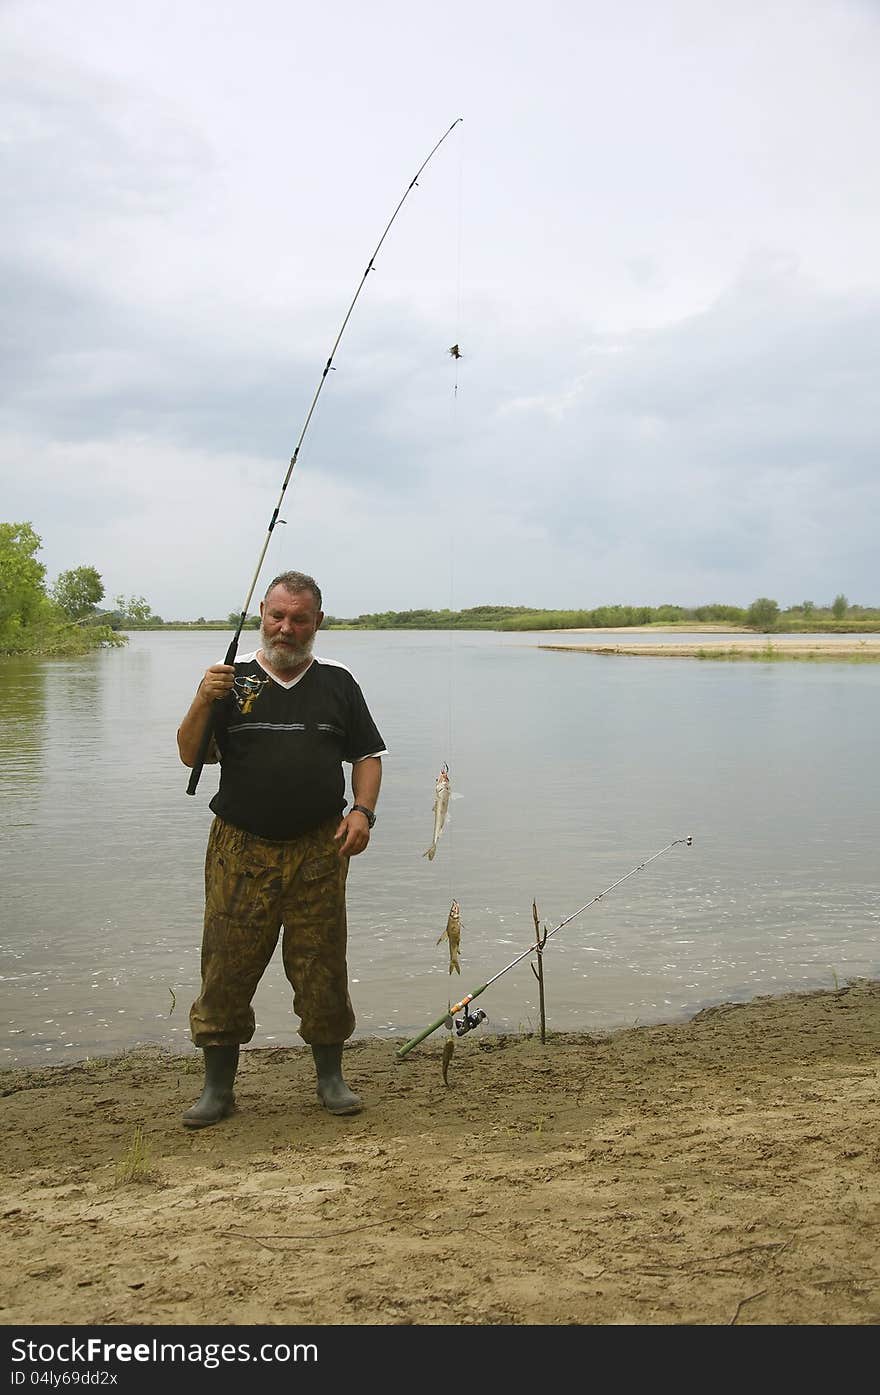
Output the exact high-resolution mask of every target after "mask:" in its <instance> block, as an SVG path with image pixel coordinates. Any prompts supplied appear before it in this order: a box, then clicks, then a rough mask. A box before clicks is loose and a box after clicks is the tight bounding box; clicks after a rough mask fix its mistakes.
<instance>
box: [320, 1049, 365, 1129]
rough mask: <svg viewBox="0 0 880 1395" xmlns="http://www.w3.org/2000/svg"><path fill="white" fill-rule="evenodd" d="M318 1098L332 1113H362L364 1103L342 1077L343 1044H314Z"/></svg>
mask: <svg viewBox="0 0 880 1395" xmlns="http://www.w3.org/2000/svg"><path fill="white" fill-rule="evenodd" d="M312 1055H313V1056H314V1058H315V1069H316V1071H317V1072H318V1099H319V1100H320V1101H321V1103H322V1104H323V1106H324V1108H325V1109H327V1110H329V1112H330V1113H331V1114H360V1112H361V1109H362V1108H363V1105H362V1104H361V1101H360V1099H359V1097H358V1096H357V1095H356V1094H355V1093H354V1092H353V1091H352V1090H349V1088H348V1086H347V1085H346V1083H345V1081H344V1080H343V1078H342V1044H341V1043H340V1044H338V1045H335V1046H313V1047H312Z"/></svg>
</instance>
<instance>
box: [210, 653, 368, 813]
mask: <svg viewBox="0 0 880 1395" xmlns="http://www.w3.org/2000/svg"><path fill="white" fill-rule="evenodd" d="M214 739H215V741H216V743H217V749H218V751H219V753H220V788H219V790H218V791H217V793H216V794H215V796H214V798H213V799H212V800H211V805H210V807H211V808H212V809H213V811H214V813H215V814H217V815H219V817H220V818H221V819H225V820H226V822H227V823H231V824H234V825H235V826H236V828H243V829H244V830H245V831H246V832H247V833H256V834H257V835H258V837H260V838H277V839H282V838H296V837H298V836H299V835H300V834H301V833H308V831H309V830H310V829H312V828H316V827H317V826H318V824H321V823H324V822H325V821H326V820H327V819H332V818H334V817H339V816H340V815H341V814H342V811H343V809H344V808H345V803H346V799H345V773H344V771H343V769H342V762H343V761H350V762H352V763H354V762H355V761H358V760H361V759H363V757H364V756H381V755H385V754H386V752H385V744H384V742H383V740H382V737H381V736H380V735H379V732H378V730H377V728H376V725H375V723H374V721H373V718H372V717H371V716H370V712H369V709H368V707H367V704H366V702H365V701H364V695H363V693H362V692H361V690H360V687H359V686H358V683H357V681H356V679H355V677H354V674H352V673H350V672H349V670H348V669H347V668H345V667H344V665H343V664H337V663H333V662H332V661H331V660H328V659H313V661H312V663H311V664H310V666H309V667H308V668H307V669H306V671H305V673H303V674H302V675H301V676H300V677H299V678H295V679H294V680H293V682H292V683H291V684H285V683H283V682H282V681H280V680H278V679H275V678H273V677H271V676H270V674H269V673H268V672H267V671H266V669H264V668H263V667H262V666H261V665H260V664H259V663H258V662H257V658H256V654H255V653H254V654H245V655H243V656H242V657H241V658H239V659H238V660H237V661H236V664H235V680H234V683H233V688H232V692H231V693H230V694H229V696H228V697H226V698H224V700H223V701H222V702H221V703H218V711H217V714H216V717H215V723H214Z"/></svg>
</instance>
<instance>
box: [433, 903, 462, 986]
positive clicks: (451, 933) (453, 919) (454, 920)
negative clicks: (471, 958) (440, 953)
mask: <svg viewBox="0 0 880 1395" xmlns="http://www.w3.org/2000/svg"><path fill="white" fill-rule="evenodd" d="M443 940H448V941H449V972H450V973H452V971H453V969H454V970H455V972H456V973H457V974H460V973H461V964H460V962H459V958H458V950H459V946H460V944H461V907H460V906H459V904H458V902H457V901H453V903H452V905H451V907H450V908H449V918H448V920H447V921H446V929H445V930H444V931H443V934H442V935H441V936H440V938H439V939H438V941H437V943H438V945H439V944H440V943H441V941H443Z"/></svg>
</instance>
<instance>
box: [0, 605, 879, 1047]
mask: <svg viewBox="0 0 880 1395" xmlns="http://www.w3.org/2000/svg"><path fill="white" fill-rule="evenodd" d="M676 637H677V638H679V639H682V640H685V641H686V640H687V638H688V637H687V636H685V635H679V636H676ZM228 638H229V637H228V636H225V635H223V634H221V633H219V632H215V633H211V632H204V631H203V632H165V633H133V634H132V635H131V636H130V642H129V644H128V646H127V647H126V648H125V649H124V650H108V651H103V652H100V653H98V654H95V655H91V656H89V657H87V658H82V659H75V660H61V659H55V660H48V659H47V660H39V659H16V660H7V661H5V662H4V663H3V664H2V665H0V685H2V694H3V701H2V715H0V793H2V800H0V805H2V807H0V826H2V845H0V874H2V878H3V895H2V928H0V1009H2V1023H3V1031H2V1039H0V1065H6V1066H16V1065H34V1064H52V1063H64V1062H70V1061H75V1060H81V1059H83V1058H86V1057H89V1056H95V1055H107V1054H110V1053H113V1052H118V1051H121V1050H125V1049H129V1048H132V1047H134V1046H136V1045H139V1044H145V1043H152V1044H156V1045H161V1046H165V1047H170V1048H172V1049H179V1050H192V1049H193V1048H192V1047H191V1044H190V1042H189V1034H188V1027H187V1014H188V1010H189V1006H190V1003H191V1001H192V999H193V997H194V996H195V994H196V992H197V990H198V982H199V937H200V929H201V911H202V883H201V878H202V866H203V857H204V847H205V840H206V837H207V833H208V828H209V825H210V821H211V818H212V815H211V812H210V810H209V808H208V801H209V800H210V798H211V795H212V794H213V792H214V790H215V789H216V785H217V772H216V768H213V769H212V768H211V767H206V769H205V771H204V772H203V775H202V778H201V782H200V784H199V788H198V791H197V793H196V795H195V797H189V796H187V794H186V793H185V790H186V781H187V778H188V772H187V771H186V770H185V769H184V767H183V766H182V765H181V764H180V763H179V760H178V757H177V751H176V746H175V731H176V727H177V724H178V722H179V720H180V717H181V716H182V714H183V712H184V711H185V710H186V708H187V706H188V705H189V702H190V699H191V696H192V693H193V691H194V689H195V686H196V683H197V682H198V679H199V677H200V676H201V673H202V672H203V670H204V668H205V667H206V666H207V665H208V664H209V663H212V662H215V661H217V660H218V659H219V658H221V657H222V655H223V652H224V651H225V648H226V645H227V643H228ZM570 638H571V642H572V643H574V642H577V640H578V638H579V637H578V636H576V635H572V636H571V637H570ZM591 638H593V637H592V636H591ZM548 640H551V641H552V642H553V643H557V642H558V641H559V636H557V635H553V636H548V635H546V634H544V635H529V634H508V635H502V634H495V633H485V632H481V633H473V632H472V633H458V634H455V633H448V632H442V631H432V632H370V633H364V632H344V631H330V632H327V633H325V634H322V635H321V636H320V637H319V645H318V646H317V648H318V652H319V653H323V654H325V655H326V656H327V657H328V658H333V659H338V660H340V661H342V662H344V663H346V664H348V665H349V666H350V667H351V668H352V669H353V671H354V672H355V674H356V675H357V677H358V679H359V680H360V682H361V686H362V687H363V689H364V692H365V695H366V697H367V700H368V702H369V704H370V707H371V709H372V711H373V714H374V716H375V718H376V721H377V724H378V726H379V728H380V730H381V732H382V734H383V736H384V738H385V742H386V745H387V746H388V749H389V753H390V754H389V755H388V757H387V758H386V760H385V763H384V768H385V773H384V784H383V790H382V796H381V800H380V805H379V816H380V817H379V821H378V823H377V825H376V829H375V832H374V834H373V839H372V842H371V845H370V848H369V849H368V851H367V852H366V853H365V854H364V855H363V856H361V857H360V858H356V859H354V860H353V862H352V865H351V872H350V877H349V967H350V973H351V980H352V985H351V991H352V998H353V1001H354V1006H355V1010H356V1013H357V1018H358V1025H357V1030H356V1036H380V1037H386V1036H387V1037H392V1036H393V1037H399V1036H401V1035H404V1036H407V1037H408V1036H411V1035H414V1034H415V1033H416V1032H418V1031H419V1030H420V1029H421V1028H423V1027H424V1026H426V1025H427V1024H428V1023H429V1022H431V1021H433V1020H434V1019H435V1018H436V1017H437V1016H439V1015H440V1014H441V1013H442V1012H444V1010H445V1009H446V1007H447V1005H448V1003H449V1001H450V1000H451V1001H452V1002H455V1001H456V1000H457V999H459V998H461V997H462V996H463V994H464V993H465V992H467V991H470V990H472V989H474V988H476V987H479V986H480V985H482V984H484V983H486V982H487V980H488V979H490V978H492V977H493V976H494V975H496V974H497V973H498V972H499V971H500V970H502V969H504V968H505V966H506V965H508V964H509V963H511V962H512V961H513V960H514V959H515V958H516V957H517V956H518V955H519V954H520V953H521V952H522V951H523V950H525V949H526V948H527V947H528V946H529V945H530V944H531V943H532V942H533V939H534V924H533V918H532V900H533V898H534V899H535V901H536V902H537V907H538V912H539V917H540V920H541V923H542V925H544V926H546V927H547V928H549V929H551V930H553V929H554V928H555V927H556V926H558V925H559V924H560V922H562V921H563V920H565V919H567V918H568V917H569V916H572V915H573V913H574V912H576V911H578V910H579V908H580V907H582V906H584V905H585V904H586V903H587V902H589V901H590V900H591V899H592V898H593V897H594V896H596V895H597V894H598V893H599V892H601V891H603V890H604V889H605V888H606V887H609V886H610V885H611V884H612V883H613V882H616V881H617V880H618V879H619V878H621V877H625V878H626V879H625V880H624V881H623V883H622V884H621V885H620V886H619V887H617V888H616V889H615V890H613V891H611V892H609V894H608V895H607V896H605V897H603V898H602V899H601V900H600V901H599V902H598V903H597V904H595V905H593V906H591V907H590V908H589V909H587V910H585V911H583V913H582V914H580V915H576V916H575V917H574V919H572V920H571V921H570V922H569V923H568V924H567V925H565V926H564V927H563V928H561V929H560V930H559V931H558V933H556V934H554V935H553V936H552V938H551V939H550V941H549V944H548V947H547V951H546V953H545V956H544V969H545V991H546V1011H547V1025H548V1028H549V1029H551V1030H576V1031H592V1030H606V1029H610V1028H613V1027H616V1026H621V1025H631V1024H633V1023H637V1022H638V1023H642V1024H645V1023H652V1022H660V1021H674V1020H676V1019H681V1018H684V1017H687V1016H689V1015H692V1014H693V1013H694V1012H696V1011H698V1010H699V1009H700V1008H702V1007H705V1006H707V1005H710V1004H713V1003H718V1002H722V1001H741V1000H745V999H747V998H750V997H752V996H755V995H757V994H774V993H781V992H785V991H789V990H792V989H811V988H816V987H826V988H830V987H833V986H834V985H835V984H838V983H841V984H842V983H844V982H846V981H847V980H848V979H850V978H855V977H860V976H875V975H876V974H877V972H878V965H880V950H878V929H880V868H878V802H880V801H878V789H880V778H878V776H880V770H878V764H880V742H878V739H877V728H878V721H877V713H878V710H880V665H869V664H865V665H851V664H846V663H839V664H837V663H828V664H806V663H761V662H738V663H725V662H717V661H716V662H711V663H706V662H700V661H696V660H695V661H691V660H683V659H663V658H644V659H641V658H626V657H620V658H615V657H607V656H600V655H592V654H583V653H581V654H577V653H559V652H554V651H547V650H542V649H541V648H539V647H538V646H539V645H540V644H541V643H542V642H543V643H546V642H548ZM252 641H253V642H251V639H250V638H249V637H248V636H245V637H244V639H243V641H242V644H241V645H240V649H241V652H245V651H246V650H247V649H248V648H251V647H253V646H254V645H255V643H256V641H257V636H256V635H254V636H253V637H252ZM443 762H446V763H448V765H449V770H450V778H451V782H452V789H453V792H454V793H453V799H452V803H451V806H450V821H449V824H448V827H447V829H446V831H445V832H444V834H443V837H442V839H441V841H440V844H439V848H438V852H437V856H436V858H435V859H434V861H433V862H428V861H427V859H426V858H424V857H423V856H422V853H423V851H424V849H425V848H426V847H427V846H428V843H429V842H430V838H431V827H432V814H431V806H432V802H433V791H434V781H435V779H436V775H437V772H438V770H439V768H440V766H441V764H442V763H443ZM688 835H692V836H693V845H692V846H691V847H688V846H686V845H685V844H684V843H682V844H677V845H676V846H673V847H671V848H669V850H668V851H666V852H664V853H663V854H662V856H661V857H659V858H657V859H656V860H655V861H653V862H652V863H651V864H650V865H649V866H647V867H644V868H643V869H642V870H640V871H637V872H634V873H633V875H631V876H626V874H627V873H629V872H631V871H633V869H635V868H637V867H638V866H639V864H641V863H643V862H644V861H645V860H646V859H647V858H649V857H651V856H652V855H653V854H654V853H656V852H658V851H659V850H660V849H663V848H665V847H667V845H669V844H670V843H672V842H673V841H674V840H677V839H680V838H686V837H687V836H688ZM453 897H455V898H456V899H457V900H458V901H459V902H460V904H461V915H462V927H463V928H462V944H461V959H462V974H461V977H458V976H457V975H452V976H450V975H449V973H448V957H447V953H446V946H445V942H444V943H443V944H440V945H438V944H437V943H436V941H437V938H438V936H439V935H440V934H441V933H442V931H443V929H444V926H445V924H446V917H447V914H448V911H449V906H450V903H451V900H452V898H453ZM531 962H532V959H531V956H527V957H526V958H525V959H524V960H523V961H522V962H520V963H518V964H516V965H515V966H514V967H513V968H511V969H510V970H509V971H508V972H506V973H504V974H502V976H501V977H500V978H499V979H498V981H497V982H496V983H494V984H493V985H492V986H491V987H490V989H489V990H488V991H487V992H486V993H485V995H483V996H481V997H480V999H479V1004H478V1006H480V1007H482V1008H484V1009H485V1011H486V1012H487V1013H488V1022H487V1024H486V1025H485V1026H484V1027H483V1028H480V1031H481V1032H484V1031H496V1032H500V1031H511V1032H518V1031H533V1030H537V1028H538V1025H539V1015H538V989H537V981H536V978H535V976H534V974H533V973H532V971H531V968H530V964H531ZM254 1006H255V1010H256V1014H257V1023H258V1026H257V1033H256V1035H255V1037H254V1042H253V1044H254V1045H255V1046H265V1045H270V1044H273V1043H275V1044H279V1045H285V1044H300V1038H299V1037H298V1036H297V1035H296V1028H297V1025H298V1023H297V1019H296V1018H295V1017H294V1016H293V1015H292V1011H291V1008H290V994H289V990H288V987H287V984H286V981H285V979H284V976H283V973H282V971H281V964H280V952H279V953H278V954H276V956H275V959H273V961H272V964H271V965H270V967H269V969H268V971H267V973H266V975H265V977H264V979H263V982H262V983H261V985H260V987H259V989H258V991H257V996H256V999H255V1004H254Z"/></svg>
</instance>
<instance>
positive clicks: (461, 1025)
mask: <svg viewBox="0 0 880 1395" xmlns="http://www.w3.org/2000/svg"><path fill="white" fill-rule="evenodd" d="M693 841H694V837H693V834H692V833H689V834H688V835H687V837H686V838H674V839H673V840H672V842H671V843H667V844H666V847H665V848H661V849H660V851H659V852H655V853H654V854H653V855H652V856H651V857H646V858H645V861H644V862H640V863H639V865H638V867H633V868H631V869H630V871H629V872H626V873H624V875H623V876H622V877H618V879H617V881H616V882H612V883H611V885H610V886H606V888H605V890H604V891H600V892H599V893H598V894H597V895H596V896H594V897H593V898H592V899H591V900H589V901H587V903H586V905H583V906H581V907H580V909H579V910H577V911H572V913H571V915H569V916H566V917H565V920H561V921H560V922H559V924H558V925H557V926H555V927H554V928H553V929H552V930H548V931H547V933H546V935H545V936H544V943H546V941H547V940H549V938H550V936H551V935H555V934H556V931H557V930H561V929H562V927H563V925H568V923H569V922H570V921H572V920H574V919H576V917H577V916H579V915H582V914H583V912H584V911H587V910H589V909H590V907H591V906H595V904H596V902H597V901H601V900H602V897H603V896H607V895H608V893H609V891H613V890H614V888H615V887H616V886H620V884H621V882H625V881H626V880H627V878H628V877H633V876H635V874H636V872H641V870H642V868H643V867H647V866H648V863H649V862H656V860H657V858H658V857H662V856H663V854H664V853H667V852H669V849H670V848H674V847H677V846H678V844H679V843H686V844H687V846H688V847H690V846H691V845H692V843H693ZM542 950H543V946H541V948H539V947H538V946H537V945H535V944H530V945H529V947H528V949H524V950H523V951H522V953H521V954H518V955H517V956H516V958H515V959H511V961H510V963H509V964H505V966H504V968H503V969H499V970H498V973H497V974H495V975H494V976H493V977H492V978H490V979H488V980H487V981H486V983H483V984H481V985H480V987H479V988H475V989H474V990H473V992H472V993H466V994H465V996H464V997H463V998H462V1000H461V1002H460V1003H455V1004H454V1006H453V1007H451V1008H447V1010H446V1012H444V1013H443V1015H442V1016H441V1017H438V1018H437V1019H436V1021H434V1022H432V1023H430V1025H429V1026H427V1027H425V1028H424V1030H423V1031H421V1032H419V1034H418V1036H415V1037H412V1038H411V1039H410V1041H407V1042H404V1044H403V1046H401V1047H399V1048H398V1051H397V1056H398V1059H399V1058H400V1057H401V1056H405V1055H406V1053H407V1052H408V1051H411V1050H412V1048H413V1047H414V1046H418V1044H419V1042H420V1041H424V1040H425V1037H429V1036H430V1035H431V1033H432V1032H436V1031H437V1028H438V1027H451V1026H452V1023H453V1014H454V1013H456V1012H460V1011H461V1009H462V1008H464V1016H463V1017H460V1018H459V1019H458V1020H457V1021H456V1023H455V1028H456V1035H457V1036H460V1037H461V1036H464V1034H465V1033H466V1032H469V1031H472V1030H473V1028H474V1027H478V1026H479V1024H480V1023H481V1022H483V1021H485V1018H486V1014H485V1013H484V1012H483V1011H482V1009H480V1008H478V1009H477V1011H476V1012H475V1013H471V1012H470V1011H469V1008H468V1004H469V1003H472V1002H473V1001H474V998H479V996H480V994H481V993H485V991H486V989H487V988H491V986H492V984H493V983H496V982H497V981H498V979H499V978H500V977H501V975H502V974H506V973H507V971H508V969H512V968H513V967H514V965H515V964H519V963H520V961H521V960H523V959H525V958H527V957H528V955H530V954H536V953H541V952H542Z"/></svg>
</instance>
